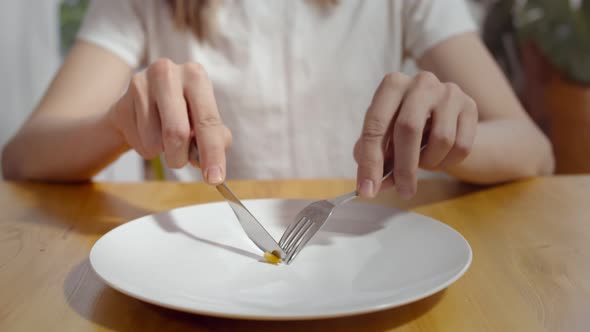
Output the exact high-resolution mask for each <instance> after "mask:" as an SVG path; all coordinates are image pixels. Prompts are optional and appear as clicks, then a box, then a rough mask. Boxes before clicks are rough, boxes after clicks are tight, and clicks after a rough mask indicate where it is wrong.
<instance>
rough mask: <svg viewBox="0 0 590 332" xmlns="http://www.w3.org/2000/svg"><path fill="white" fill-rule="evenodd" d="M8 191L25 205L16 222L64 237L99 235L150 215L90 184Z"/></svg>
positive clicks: (41, 185) (35, 185)
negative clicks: (54, 229)
mask: <svg viewBox="0 0 590 332" xmlns="http://www.w3.org/2000/svg"><path fill="white" fill-rule="evenodd" d="M8 186H11V184H10V183H8ZM11 188H13V190H11V195H14V197H16V198H17V199H20V202H26V204H28V205H29V206H27V208H28V210H27V213H26V214H25V215H20V216H19V218H18V221H19V222H21V221H22V222H31V223H36V224H42V225H44V226H45V225H47V226H51V227H58V228H63V229H64V230H65V231H64V235H63V236H64V237H66V236H67V235H68V234H69V233H70V232H77V233H82V234H90V235H102V234H104V233H106V232H108V231H110V230H111V229H113V228H115V227H117V226H119V225H120V224H122V223H124V222H126V221H129V220H131V219H135V218H138V217H141V216H144V215H148V214H151V213H153V211H152V210H150V209H146V208H142V207H140V206H137V205H135V204H132V203H131V202H129V201H126V200H124V199H123V198H122V196H121V197H118V196H117V195H115V194H113V193H109V192H106V191H104V190H103V189H102V188H100V187H99V186H96V185H95V184H93V183H86V184H71V185H67V184H44V183H18V184H17V185H14V186H11ZM21 198H24V199H21Z"/></svg>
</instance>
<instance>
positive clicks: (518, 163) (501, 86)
mask: <svg viewBox="0 0 590 332" xmlns="http://www.w3.org/2000/svg"><path fill="white" fill-rule="evenodd" d="M419 65H420V66H421V67H422V68H424V69H425V70H429V71H432V72H433V73H435V74H436V75H437V76H438V78H439V79H440V80H441V81H450V82H454V83H456V84H458V85H459V86H460V87H461V89H463V91H465V92H466V93H467V95H469V96H471V98H473V99H474V100H475V102H476V104H477V107H478V112H479V124H478V128H477V135H476V136H475V141H474V144H473V147H472V149H471V152H470V154H469V155H468V156H467V158H466V159H465V160H463V161H462V162H460V163H458V164H456V165H452V166H449V167H447V168H446V169H445V170H446V171H448V172H449V173H450V174H452V175H454V176H456V177H458V178H460V179H463V180H466V181H470V182H475V183H496V182H504V181H510V180H516V179H520V178H524V177H531V176H537V175H546V174H550V173H552V172H553V167H554V166H553V165H554V160H553V153H552V149H551V144H550V143H549V141H548V139H547V138H546V137H545V135H544V134H543V133H542V132H541V131H540V130H539V129H538V128H537V126H536V125H535V124H534V123H533V122H532V120H531V119H530V118H529V117H528V115H527V114H526V113H525V111H524V109H523V108H522V106H521V105H520V103H519V101H518V99H517V98H516V96H515V95H514V93H513V92H512V90H511V89H510V85H509V84H508V82H507V81H506V79H505V78H504V76H503V75H502V73H501V71H500V70H499V68H498V66H497V65H496V63H495V62H494V60H493V59H492V57H491V55H490V54H489V52H488V51H487V50H486V49H485V47H484V46H483V44H482V43H481V41H480V39H479V38H478V37H477V36H476V35H475V34H474V33H467V34H463V35H460V36H457V37H454V38H451V39H449V40H447V41H445V42H443V43H441V44H439V45H437V46H435V47H434V48H432V49H431V50H429V51H428V52H427V53H426V54H425V55H424V56H423V57H422V58H421V59H420V60H419Z"/></svg>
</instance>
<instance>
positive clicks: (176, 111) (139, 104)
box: [109, 59, 232, 185]
mask: <svg viewBox="0 0 590 332" xmlns="http://www.w3.org/2000/svg"><path fill="white" fill-rule="evenodd" d="M109 117H110V119H111V122H112V123H113V125H114V126H115V128H116V129H117V130H118V131H119V132H120V133H121V136H122V137H123V139H124V140H125V143H126V145H127V146H129V147H130V148H133V149H135V151H137V152H138V153H139V154H140V155H141V156H142V157H143V158H145V159H152V158H154V157H156V156H158V155H160V154H161V153H162V152H163V153H164V158H165V160H166V164H167V165H168V166H169V167H171V168H180V167H183V166H185V165H186V164H187V163H188V162H189V160H188V155H189V147H190V143H191V140H192V139H193V138H194V139H196V144H197V146H198V148H199V159H200V164H201V170H202V173H203V179H205V181H206V182H207V183H209V184H213V185H215V184H219V183H221V182H223V181H224V179H225V174H226V173H225V170H226V161H225V152H226V150H227V149H228V148H229V146H230V145H231V140H232V137H231V133H230V131H229V129H228V128H227V127H226V126H225V125H224V124H223V122H222V121H221V117H220V116H219V111H218V110H217V104H216V102H215V96H214V95H213V86H212V85H211V82H210V81H209V78H208V77H207V73H206V72H205V70H204V69H203V67H202V66H201V65H199V64H197V63H185V64H182V65H177V64H175V63H173V62H172V61H170V60H168V59H160V60H157V61H156V62H154V63H152V64H151V65H150V66H149V67H148V68H147V69H145V70H143V71H142V72H139V73H137V74H135V75H134V76H133V77H132V78H131V81H130V83H129V87H128V89H127V91H126V92H125V94H124V95H123V96H122V97H121V98H120V99H119V101H117V103H115V105H114V106H113V107H112V109H111V110H110V114H109Z"/></svg>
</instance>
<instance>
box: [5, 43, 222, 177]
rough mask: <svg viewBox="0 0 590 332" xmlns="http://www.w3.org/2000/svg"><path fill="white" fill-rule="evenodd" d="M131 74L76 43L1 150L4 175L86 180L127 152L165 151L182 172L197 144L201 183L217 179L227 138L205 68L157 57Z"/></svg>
mask: <svg viewBox="0 0 590 332" xmlns="http://www.w3.org/2000/svg"><path fill="white" fill-rule="evenodd" d="M131 72H132V68H130V67H129V66H128V65H127V64H126V63H125V62H124V61H122V60H121V59H119V58H118V57H117V56H115V55H113V54H112V53H110V52H108V51H106V50H104V49H102V48H100V47H98V46H94V45H93V44H89V43H85V42H78V43H77V44H76V45H75V46H74V48H73V49H72V51H71V52H70V55H69V56H68V58H67V59H66V61H65V64H64V66H63V67H62V68H61V70H60V71H59V73H58V74H57V77H56V78H55V80H54V81H53V83H52V84H51V86H50V87H49V90H48V91H47V94H46V95H45V97H44V98H43V100H42V101H41V104H40V105H39V107H38V108H37V109H36V110H35V112H34V113H33V115H32V116H31V117H30V118H29V119H28V121H27V122H26V123H25V125H24V126H23V128H22V129H21V130H20V131H19V132H18V133H17V135H16V136H15V137H14V138H13V139H12V141H11V142H9V144H8V145H7V146H6V148H5V150H4V153H3V158H2V159H3V160H2V167H3V172H4V176H5V177H6V178H7V179H16V180H21V179H30V180H44V181H66V182H68V181H85V180H88V179H90V178H91V177H92V176H93V175H94V174H96V173H97V172H98V171H99V170H101V169H102V168H103V167H105V166H106V165H108V164H109V163H110V162H111V161H113V160H114V159H116V158H117V157H118V156H119V155H120V154H121V153H123V152H124V151H127V150H129V149H131V148H133V149H134V150H135V151H137V153H139V155H141V156H142V157H143V158H145V159H151V158H154V157H156V156H158V155H161V154H162V155H163V156H164V158H165V160H166V163H167V165H168V166H169V167H172V168H180V167H183V166H185V165H186V164H187V163H188V152H189V144H190V143H191V141H192V140H195V141H196V144H197V145H198V146H199V157H200V164H201V168H202V172H203V174H204V178H205V180H206V181H207V182H208V183H209V184H217V183H220V182H222V181H223V179H224V178H225V169H226V164H225V151H226V150H227V149H228V148H229V146H230V144H231V133H230V131H229V130H228V128H227V127H225V126H224V125H223V122H222V120H221V117H220V116H219V112H218V110H217V105H216V102H215V96H214V94H213V86H212V84H211V81H210V80H209V78H208V76H207V73H206V71H205V69H204V68H203V67H202V66H201V65H199V64H198V63H185V64H175V63H173V62H172V61H170V60H168V59H159V60H157V61H155V62H154V63H152V64H150V66H148V68H146V69H145V70H143V71H141V72H139V73H135V74H134V75H133V76H132V77H131Z"/></svg>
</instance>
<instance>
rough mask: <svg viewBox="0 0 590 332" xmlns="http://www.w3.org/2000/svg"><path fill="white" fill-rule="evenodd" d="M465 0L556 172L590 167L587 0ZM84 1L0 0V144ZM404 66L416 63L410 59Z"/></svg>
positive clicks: (72, 31) (150, 166)
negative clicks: (546, 140) (548, 144)
mask: <svg viewBox="0 0 590 332" xmlns="http://www.w3.org/2000/svg"><path fill="white" fill-rule="evenodd" d="M441 1H443V0H441ZM467 2H468V4H469V6H470V9H471V11H472V14H473V17H474V19H475V20H476V22H477V23H478V25H479V27H480V33H481V35H482V38H483V40H484V42H485V43H486V45H487V46H488V48H489V49H490V51H491V52H492V54H493V55H494V57H495V58H496V60H497V61H498V64H499V65H500V66H501V68H502V69H503V71H504V72H505V73H506V75H507V77H508V78H509V80H510V81H511V84H512V86H513V88H514V89H515V91H516V92H517V93H518V95H519V97H520V99H521V101H522V103H523V105H524V106H525V107H526V109H527V112H529V114H530V115H531V117H532V118H533V119H534V120H535V122H537V124H538V125H539V126H540V127H541V128H542V129H543V131H545V133H546V134H547V135H548V136H549V137H550V139H551V141H552V142H553V145H554V150H555V155H556V160H557V172H559V173H589V172H590V0H479V1H475V0H467ZM87 6H88V0H44V1H38V0H2V1H1V2H0V49H1V50H2V51H1V52H0V55H1V60H2V61H0V100H2V107H0V146H3V145H4V144H5V143H6V142H7V141H8V140H9V139H10V137H11V136H12V135H14V133H15V132H16V131H17V130H18V128H19V127H20V126H21V124H22V123H23V122H24V121H25V119H26V118H27V116H28V115H29V114H30V112H31V111H32V110H33V109H34V107H35V105H36V104H37V102H38V101H39V99H40V97H41V96H42V94H43V92H44V90H45V89H46V87H47V85H48V84H49V82H50V81H51V78H52V77H53V74H54V73H55V71H56V70H57V68H58V67H59V65H60V63H61V61H62V59H63V57H64V55H65V54H66V53H67V50H68V49H69V47H70V46H71V44H72V42H73V40H74V39H75V35H76V32H77V29H78V26H79V24H80V22H81V20H82V19H83V16H84V12H85V10H86V8H87ZM404 68H405V69H404V71H405V72H407V73H409V74H411V73H413V72H414V71H415V70H416V67H415V65H414V64H413V63H411V62H408V63H407V64H406V65H405V67H404ZM493 88H494V87H493V86H490V89H493ZM64 162H65V161H64ZM157 174H158V163H157V162H151V163H144V162H143V161H142V160H141V158H140V157H139V156H138V155H137V154H135V153H134V152H130V153H127V154H126V155H124V156H123V157H121V158H120V159H119V160H118V161H117V162H115V163H114V164H112V165H111V166H110V167H108V168H107V169H106V170H105V171H103V172H102V173H101V174H99V175H98V177H97V180H108V181H141V180H143V179H146V178H158V177H161V176H158V175H157Z"/></svg>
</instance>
